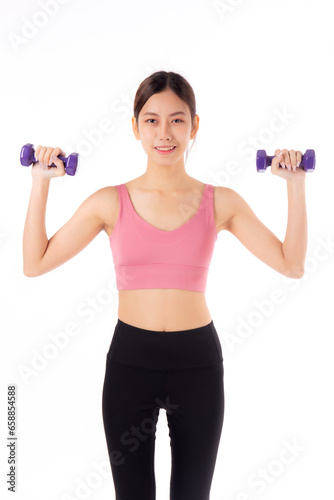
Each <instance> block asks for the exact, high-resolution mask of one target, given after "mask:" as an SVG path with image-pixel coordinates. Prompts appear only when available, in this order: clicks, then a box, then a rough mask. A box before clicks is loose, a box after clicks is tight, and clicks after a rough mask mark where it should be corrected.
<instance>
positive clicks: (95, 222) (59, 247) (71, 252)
mask: <svg viewBox="0 0 334 500" xmlns="http://www.w3.org/2000/svg"><path fill="white" fill-rule="evenodd" d="M99 191H101V190H99ZM99 191H97V192H95V193H93V194H92V195H90V196H89V197H88V198H86V200H84V201H83V203H81V205H80V206H79V208H78V209H77V210H76V212H75V213H74V214H73V216H72V217H71V218H70V219H69V220H68V221H67V222H66V224H64V225H63V226H62V227H61V228H60V229H59V230H58V231H57V232H56V233H55V234H54V235H53V236H52V237H51V238H50V239H49V242H48V245H47V247H46V250H45V252H44V255H43V257H42V259H41V261H40V264H39V266H38V270H37V273H38V274H37V275H41V274H45V273H47V272H49V271H51V270H53V269H55V268H56V267H58V266H60V265H62V264H64V263H65V262H67V261H68V260H70V259H72V257H74V256H75V255H77V254H78V253H79V252H81V250H83V249H84V248H85V247H86V246H87V245H88V244H89V243H90V242H91V241H92V240H93V239H94V238H95V236H97V234H98V233H99V232H100V231H101V230H102V229H103V227H104V220H103V217H102V213H101V207H100V202H101V197H100V192H99Z"/></svg>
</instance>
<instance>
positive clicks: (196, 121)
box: [190, 115, 199, 139]
mask: <svg viewBox="0 0 334 500" xmlns="http://www.w3.org/2000/svg"><path fill="white" fill-rule="evenodd" d="M198 127H199V116H198V115H195V116H194V120H193V128H192V129H191V134H190V139H195V135H196V134H197V131H198Z"/></svg>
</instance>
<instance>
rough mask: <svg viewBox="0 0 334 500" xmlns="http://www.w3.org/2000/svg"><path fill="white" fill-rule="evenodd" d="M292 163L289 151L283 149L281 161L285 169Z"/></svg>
mask: <svg viewBox="0 0 334 500" xmlns="http://www.w3.org/2000/svg"><path fill="white" fill-rule="evenodd" d="M288 163H290V160H289V151H288V150H287V149H282V160H281V165H282V167H283V168H285V166H286V165H287V164H288Z"/></svg>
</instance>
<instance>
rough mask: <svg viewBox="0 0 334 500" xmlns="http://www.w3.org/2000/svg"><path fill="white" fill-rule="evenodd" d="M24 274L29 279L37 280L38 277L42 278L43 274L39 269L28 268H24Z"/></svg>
mask: <svg viewBox="0 0 334 500" xmlns="http://www.w3.org/2000/svg"><path fill="white" fill-rule="evenodd" d="M23 274H24V276H27V277H28V278H35V277H36V276H40V274H41V273H39V272H38V271H37V269H28V268H26V267H23Z"/></svg>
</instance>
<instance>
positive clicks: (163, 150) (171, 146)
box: [154, 146, 176, 151]
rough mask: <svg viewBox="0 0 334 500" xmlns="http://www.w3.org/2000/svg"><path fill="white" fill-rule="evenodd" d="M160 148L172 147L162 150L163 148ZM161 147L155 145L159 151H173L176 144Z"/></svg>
mask: <svg viewBox="0 0 334 500" xmlns="http://www.w3.org/2000/svg"><path fill="white" fill-rule="evenodd" d="M159 148H172V149H162V150H161V149H159ZM159 148H158V147H155V148H154V149H159V151H172V150H173V149H175V148H176V146H159Z"/></svg>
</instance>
